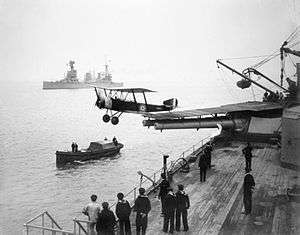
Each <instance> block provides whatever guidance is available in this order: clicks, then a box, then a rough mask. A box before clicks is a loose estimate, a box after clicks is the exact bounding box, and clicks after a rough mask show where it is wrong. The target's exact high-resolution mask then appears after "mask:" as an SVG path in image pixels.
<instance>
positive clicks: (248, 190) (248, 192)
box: [243, 169, 255, 215]
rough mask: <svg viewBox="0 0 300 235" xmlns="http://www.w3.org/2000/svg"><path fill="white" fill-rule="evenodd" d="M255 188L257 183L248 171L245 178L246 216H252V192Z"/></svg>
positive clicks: (247, 170)
mask: <svg viewBox="0 0 300 235" xmlns="http://www.w3.org/2000/svg"><path fill="white" fill-rule="evenodd" d="M254 186H255V181H254V178H253V176H252V175H251V174H250V170H249V169H246V175H245V177H244V185H243V187H244V200H243V201H244V208H245V214H246V215H248V214H251V209H252V191H253V189H254Z"/></svg>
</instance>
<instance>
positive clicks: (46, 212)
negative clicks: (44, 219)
mask: <svg viewBox="0 0 300 235" xmlns="http://www.w3.org/2000/svg"><path fill="white" fill-rule="evenodd" d="M45 214H46V215H48V217H49V218H50V219H51V221H52V222H53V223H54V224H55V225H56V226H57V227H58V228H59V229H62V228H61V227H60V226H59V225H58V224H57V223H56V221H55V220H54V219H53V218H52V216H51V215H50V214H49V213H48V211H45Z"/></svg>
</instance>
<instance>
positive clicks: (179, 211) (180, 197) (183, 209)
mask: <svg viewBox="0 0 300 235" xmlns="http://www.w3.org/2000/svg"><path fill="white" fill-rule="evenodd" d="M177 187H178V191H177V192H176V194H175V195H176V231H180V217H181V216H182V223H183V230H184V231H188V230H189V226H188V221H187V210H188V209H189V208H190V199H189V196H188V195H187V194H186V193H185V192H184V191H183V189H184V186H183V185H182V184H179V185H178V186H177Z"/></svg>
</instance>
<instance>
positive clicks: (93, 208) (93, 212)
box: [82, 194, 100, 235]
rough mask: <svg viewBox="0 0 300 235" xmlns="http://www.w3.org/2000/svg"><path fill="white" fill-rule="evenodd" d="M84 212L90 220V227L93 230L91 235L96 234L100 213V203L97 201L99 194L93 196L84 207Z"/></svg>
mask: <svg viewBox="0 0 300 235" xmlns="http://www.w3.org/2000/svg"><path fill="white" fill-rule="evenodd" d="M82 213H83V214H84V215H87V216H88V219H89V221H90V223H89V229H90V231H91V235H95V234H96V233H95V230H94V229H95V225H96V222H97V219H98V214H99V213H100V205H99V204H98V203H97V196H96V195H94V194H93V195H92V196H91V202H90V203H89V204H88V205H87V206H86V207H84V208H83V210H82Z"/></svg>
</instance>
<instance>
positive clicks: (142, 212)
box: [134, 188, 151, 235]
mask: <svg viewBox="0 0 300 235" xmlns="http://www.w3.org/2000/svg"><path fill="white" fill-rule="evenodd" d="M145 191H146V190H145V189H144V188H139V194H140V195H139V196H138V197H137V199H136V200H135V202H134V211H136V220H135V224H136V234H137V235H139V234H140V232H141V229H142V235H145V234H146V229H147V224H148V213H149V212H150V210H151V204H150V200H149V198H148V197H147V196H146V195H145Z"/></svg>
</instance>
